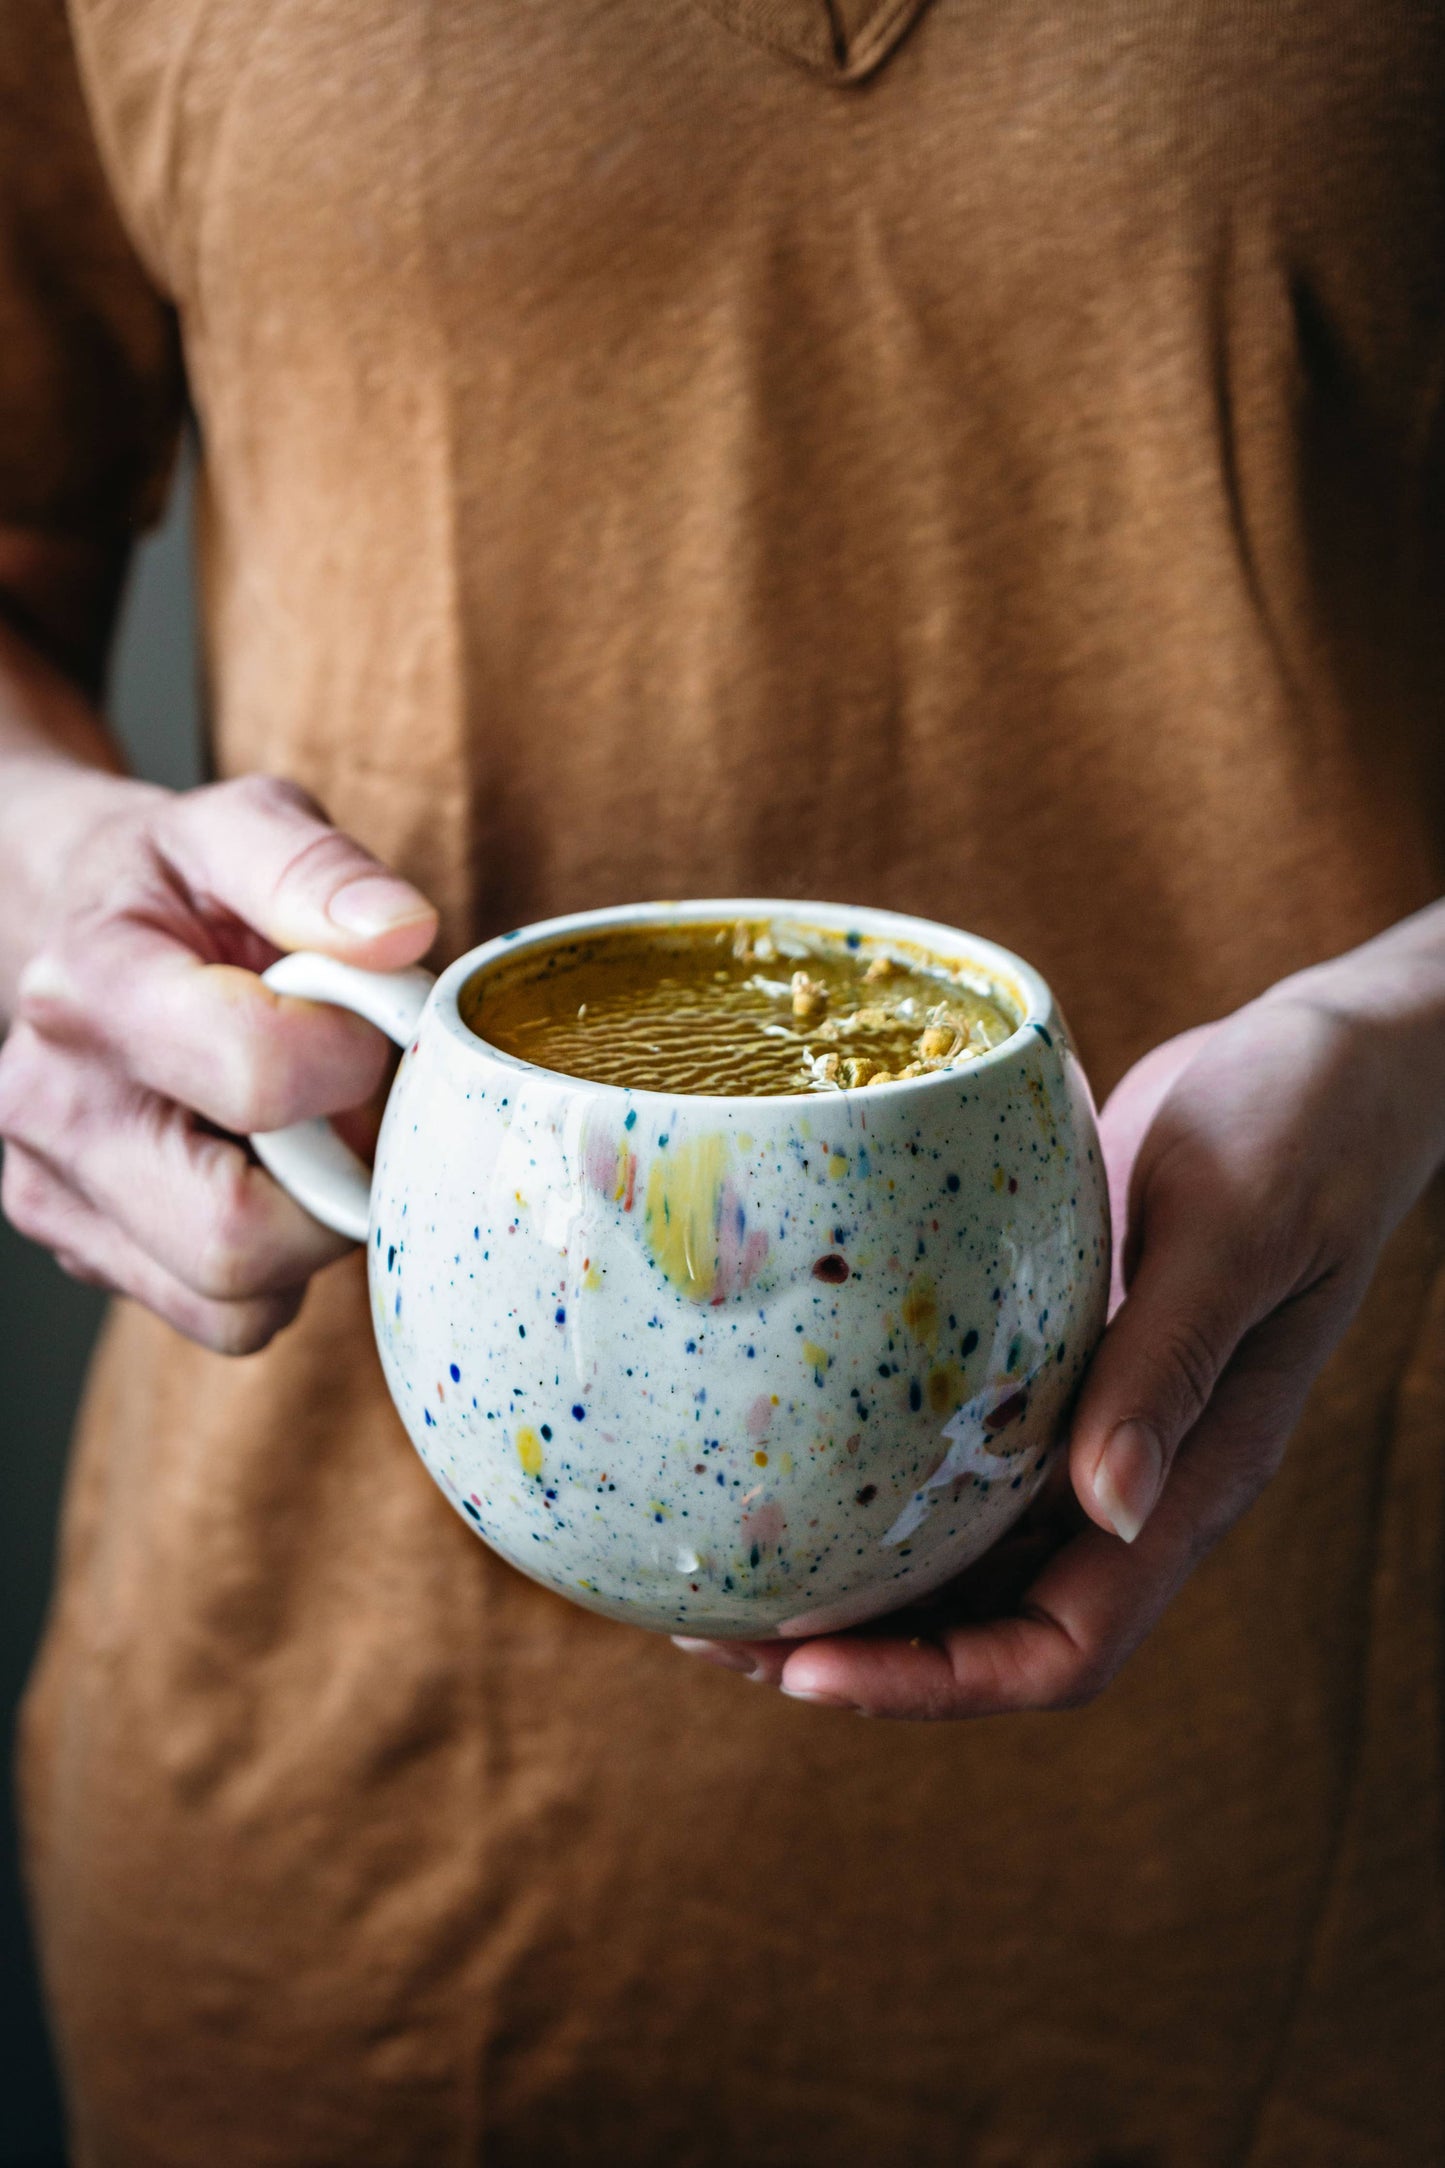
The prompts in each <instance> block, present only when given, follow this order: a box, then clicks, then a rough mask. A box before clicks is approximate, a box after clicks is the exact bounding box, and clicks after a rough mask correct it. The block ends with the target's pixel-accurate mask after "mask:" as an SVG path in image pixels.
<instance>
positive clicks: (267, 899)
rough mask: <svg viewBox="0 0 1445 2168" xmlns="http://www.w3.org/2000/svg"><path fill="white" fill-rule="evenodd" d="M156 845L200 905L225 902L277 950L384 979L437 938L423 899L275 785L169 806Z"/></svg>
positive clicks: (243, 782) (214, 788) (305, 802)
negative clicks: (306, 953)
mask: <svg viewBox="0 0 1445 2168" xmlns="http://www.w3.org/2000/svg"><path fill="white" fill-rule="evenodd" d="M157 841H158V843H159V845H160V848H161V849H162V851H163V852H164V853H165V856H166V857H167V859H168V860H169V862H170V863H171V865H172V866H173V868H174V870H175V871H176V872H177V873H178V874H179V875H180V876H181V878H182V879H183V880H184V882H185V884H186V886H187V887H188V889H189V890H190V892H191V894H192V896H193V897H194V898H195V899H196V901H197V902H198V903H200V904H201V905H202V906H203V907H204V905H205V904H206V903H207V902H214V903H219V904H220V905H221V906H222V907H223V908H224V909H225V910H227V911H230V912H232V913H233V914H234V915H235V916H236V917H237V918H239V919H241V920H242V921H243V922H244V923H245V924H246V925H248V926H251V927H253V928H254V929H255V930H256V932H258V933H260V934H263V935H264V936H265V938H266V939H267V940H268V941H270V942H272V943H273V944H274V945H275V947H277V948H279V949H297V948H314V949H320V950H322V951H323V952H324V953H325V954H327V955H328V956H336V957H339V958H341V959H342V960H343V961H344V962H347V963H355V964H362V965H365V966H367V967H368V968H369V969H371V970H381V971H386V970H395V969H397V968H398V967H399V966H400V965H402V964H409V963H414V962H415V961H416V959H417V958H418V957H419V956H422V955H423V954H425V952H426V950H427V949H428V948H429V947H430V946H431V944H432V941H433V940H434V939H435V938H436V930H437V914H436V911H435V909H434V908H433V906H432V905H431V904H430V903H428V902H427V899H426V897H425V896H423V895H422V893H421V891H420V890H419V889H416V888H413V887H412V885H411V883H410V882H409V881H404V880H402V879H401V878H400V877H399V876H398V875H397V874H395V873H392V872H391V871H390V870H389V869H388V868H387V867H385V866H383V865H382V863H381V862H380V860H379V859H377V858H374V857H373V856H372V855H371V853H370V852H369V851H367V850H364V849H363V848H362V846H361V845H360V844H359V843H357V842H356V841H355V840H354V839H353V838H352V837H351V836H348V835H344V834H343V833H342V831H341V830H340V829H339V828H334V827H333V826H332V825H331V823H330V822H329V821H328V820H327V818H326V816H325V814H324V813H323V812H322V810H321V808H320V807H319V806H318V805H317V804H316V802H315V800H314V799H312V798H310V797H308V796H307V794H306V793H305V792H304V791H302V790H299V789H298V788H297V787H296V785H295V784H293V783H287V782H283V781H281V780H280V779H279V778H278V777H275V776H264V775H250V776H242V777H240V778H239V779H238V780H236V781H234V782H227V783H215V784H211V785H209V786H208V787H206V788H205V789H202V790H195V791H188V792H186V793H185V794H184V795H183V796H182V797H179V798H176V799H173V800H171V801H170V802H169V804H168V805H167V807H166V810H165V812H164V813H163V814H162V816H161V830H160V833H159V835H158V837H157Z"/></svg>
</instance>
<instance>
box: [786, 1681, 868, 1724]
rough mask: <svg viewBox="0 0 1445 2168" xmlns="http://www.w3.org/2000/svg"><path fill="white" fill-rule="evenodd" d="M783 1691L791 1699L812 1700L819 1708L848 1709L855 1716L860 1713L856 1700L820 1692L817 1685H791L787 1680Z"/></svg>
mask: <svg viewBox="0 0 1445 2168" xmlns="http://www.w3.org/2000/svg"><path fill="white" fill-rule="evenodd" d="M783 1692H784V1693H785V1694H786V1695H787V1697H788V1699H789V1701H811V1702H812V1703H813V1704H814V1706H815V1707H817V1708H819V1709H848V1710H850V1711H851V1712H852V1714H853V1715H854V1716H857V1715H858V1714H859V1709H858V1705H857V1703H856V1702H853V1701H848V1700H847V1699H845V1697H844V1696H843V1695H842V1694H824V1693H820V1692H819V1690H818V1688H817V1687H816V1686H789V1685H788V1684H787V1683H786V1681H785V1682H784V1684H783Z"/></svg>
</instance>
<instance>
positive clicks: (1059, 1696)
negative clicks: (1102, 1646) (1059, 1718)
mask: <svg viewBox="0 0 1445 2168" xmlns="http://www.w3.org/2000/svg"><path fill="white" fill-rule="evenodd" d="M1113 1675H1114V1672H1113V1666H1112V1665H1111V1664H1109V1663H1107V1662H1106V1661H1104V1659H1103V1658H1101V1657H1098V1656H1089V1657H1085V1658H1084V1659H1083V1660H1082V1661H1081V1662H1080V1663H1079V1664H1077V1665H1076V1667H1075V1668H1074V1669H1073V1670H1072V1671H1071V1672H1069V1673H1067V1674H1066V1675H1065V1676H1064V1677H1063V1678H1062V1679H1060V1680H1059V1682H1058V1683H1057V1684H1056V1685H1055V1687H1054V1688H1053V1691H1052V1692H1051V1694H1050V1696H1049V1698H1048V1700H1047V1701H1046V1702H1045V1703H1044V1707H1045V1708H1047V1709H1055V1710H1060V1711H1062V1710H1065V1709H1086V1708H1087V1707H1088V1706H1089V1704H1090V1702H1093V1701H1097V1700H1098V1698H1099V1696H1100V1695H1101V1694H1102V1693H1103V1691H1104V1688H1105V1687H1106V1686H1107V1685H1108V1684H1109V1681H1110V1680H1111V1679H1112V1677H1113Z"/></svg>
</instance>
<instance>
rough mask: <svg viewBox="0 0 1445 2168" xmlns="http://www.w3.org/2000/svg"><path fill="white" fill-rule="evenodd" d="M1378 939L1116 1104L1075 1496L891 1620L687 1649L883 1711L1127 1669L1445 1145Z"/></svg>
mask: <svg viewBox="0 0 1445 2168" xmlns="http://www.w3.org/2000/svg"><path fill="white" fill-rule="evenodd" d="M1407 923H1411V922H1407ZM1367 953H1368V952H1366V951H1357V952H1356V955H1355V957H1353V958H1344V959H1341V960H1340V963H1339V964H1338V965H1336V966H1324V967H1321V968H1320V969H1318V970H1316V971H1313V972H1310V973H1308V974H1301V976H1300V977H1299V978H1298V979H1295V980H1291V981H1288V982H1285V983H1284V984H1283V985H1281V986H1280V987H1278V988H1276V989H1275V990H1274V991H1273V992H1272V993H1271V994H1269V995H1266V996H1265V997H1264V998H1263V999H1262V1000H1259V1001H1256V1002H1253V1003H1251V1004H1250V1006H1249V1007H1247V1008H1244V1009H1241V1010H1239V1011H1238V1012H1237V1013H1236V1014H1235V1015H1233V1016H1231V1017H1229V1018H1227V1019H1226V1020H1225V1021H1224V1022H1222V1023H1219V1024H1215V1025H1210V1026H1207V1027H1205V1028H1203V1029H1201V1030H1197V1031H1191V1032H1186V1033H1185V1034H1184V1035H1183V1036H1182V1037H1180V1038H1178V1039H1174V1040H1170V1041H1168V1042H1167V1043H1166V1044H1165V1045H1163V1046H1161V1047H1158V1048H1156V1049H1155V1050H1154V1052H1153V1053H1152V1054H1150V1055H1148V1056H1147V1057H1146V1058H1145V1059H1144V1060H1143V1061H1141V1062H1140V1063H1139V1064H1138V1065H1137V1066H1136V1067H1135V1068H1134V1069H1133V1070H1131V1071H1130V1073H1129V1074H1128V1075H1127V1076H1126V1077H1125V1078H1124V1080H1123V1082H1122V1083H1121V1084H1120V1085H1119V1087H1118V1089H1117V1090H1116V1091H1115V1093H1114V1094H1113V1096H1112V1098H1111V1099H1110V1100H1109V1102H1108V1104H1107V1106H1106V1107H1105V1109H1104V1112H1103V1115H1102V1117H1101V1124H1100V1126H1101V1129H1102V1132H1103V1139H1104V1148H1105V1157H1106V1161H1107V1164H1108V1168H1109V1178H1110V1192H1111V1198H1112V1202H1113V1208H1114V1224H1115V1227H1116V1229H1121V1228H1122V1229H1126V1233H1125V1238H1124V1241H1123V1244H1122V1246H1121V1250H1120V1254H1119V1255H1118V1257H1117V1258H1116V1288H1115V1299H1116V1308H1115V1311H1114V1315H1113V1318H1112V1322H1111V1323H1110V1325H1109V1328H1108V1330H1107V1332H1106V1334H1105V1336H1104V1339H1103V1341H1102V1343H1101V1344H1100V1347H1099V1349H1098V1351H1097V1353H1096V1355H1095V1358H1094V1361H1093V1363H1092V1365H1091V1366H1090V1369H1089V1371H1088V1373H1087V1375H1086V1377H1085V1379H1084V1381H1083V1386H1082V1389H1081V1392H1080V1396H1079V1399H1078V1402H1077V1404H1076V1407H1075V1411H1074V1415H1073V1419H1072V1423H1071V1430H1070V1450H1069V1460H1068V1474H1069V1477H1070V1478H1071V1481H1072V1496H1071V1495H1070V1494H1069V1491H1068V1487H1067V1485H1066V1484H1061V1485H1056V1486H1055V1487H1054V1489H1053V1491H1052V1493H1051V1494H1050V1495H1049V1496H1048V1497H1047V1498H1046V1499H1045V1500H1044V1501H1042V1502H1041V1504H1040V1506H1039V1508H1038V1509H1037V1510H1035V1511H1034V1512H1033V1513H1031V1514H1030V1515H1029V1516H1028V1517H1027V1519H1026V1521H1025V1522H1024V1523H1022V1524H1021V1525H1020V1529H1019V1531H1018V1534H1017V1535H1016V1537H1015V1538H1014V1539H1013V1540H1012V1541H1008V1540H1006V1541H1005V1542H1004V1543H1003V1544H1001V1545H999V1546H998V1547H997V1549H996V1550H995V1551H994V1552H991V1553H990V1554H988V1556H987V1557H985V1558H984V1559H983V1560H981V1561H980V1562H979V1564H978V1565H977V1566H976V1567H975V1568H974V1569H972V1570H971V1571H970V1572H969V1573H966V1574H964V1575H963V1576H962V1577H961V1578H960V1579H959V1580H958V1581H957V1582H955V1583H954V1584H953V1585H952V1587H951V1588H950V1589H947V1590H945V1591H943V1592H942V1594H941V1595H940V1596H938V1597H936V1598H934V1599H932V1600H931V1601H930V1602H926V1603H924V1604H922V1605H920V1606H919V1607H918V1608H916V1609H914V1610H912V1611H910V1612H907V1613H899V1614H897V1615H896V1616H895V1617H893V1618H892V1619H888V1620H884V1621H881V1622H879V1623H877V1624H875V1625H871V1626H867V1627H863V1628H859V1629H856V1630H854V1631H852V1632H849V1633H845V1634H839V1635H835V1636H832V1637H829V1638H826V1639H815V1640H809V1641H801V1642H792V1643H788V1642H779V1641H770V1642H751V1643H747V1644H740V1643H735V1642H731V1643H730V1642H701V1641H695V1640H687V1639H681V1640H680V1641H679V1646H681V1647H682V1648H684V1649H685V1650H686V1651H687V1652H688V1653H690V1654H696V1655H702V1656H705V1657H708V1658H710V1659H711V1660H712V1661H713V1662H716V1663H721V1664H725V1665H728V1666H729V1667H732V1668H736V1669H739V1670H746V1671H748V1672H749V1674H750V1675H751V1676H752V1677H753V1678H755V1679H758V1680H761V1681H764V1682H769V1683H771V1684H773V1685H776V1686H780V1687H781V1688H782V1690H783V1692H784V1693H786V1694H791V1695H795V1696H797V1697H799V1698H801V1699H804V1700H811V1701H818V1702H824V1703H830V1704H833V1705H835V1706H838V1707H842V1708H850V1709H856V1710H858V1711H860V1712H862V1713H864V1714H866V1715H872V1716H898V1717H962V1716H981V1715H987V1714H993V1713H998V1712H1002V1711H1007V1710H1020V1709H1042V1708H1068V1707H1073V1706H1076V1705H1077V1704H1079V1703H1081V1702H1085V1701H1087V1700H1089V1699H1091V1698H1092V1697H1093V1696H1094V1695H1096V1694H1098V1693H1099V1692H1100V1691H1101V1689H1102V1688H1103V1687H1104V1686H1105V1685H1107V1683H1108V1682H1109V1680H1110V1679H1112V1678H1113V1676H1114V1674H1115V1673H1116V1672H1117V1671H1118V1669H1119V1667H1120V1665H1121V1664H1122V1663H1123V1662H1124V1660H1125V1658H1126V1657H1127V1656H1128V1655H1129V1654H1130V1653H1131V1651H1132V1650H1133V1649H1134V1648H1135V1647H1137V1645H1138V1644H1139V1642H1140V1641H1141V1640H1142V1639H1143V1638H1144V1636H1145V1635H1146V1634H1147V1633H1148V1632H1149V1630H1150V1629H1151V1627H1152V1626H1153V1625H1154V1624H1155V1622H1156V1621H1157V1619H1158V1618H1159V1616H1160V1614H1161V1612H1162V1611H1163V1610H1164V1608H1165V1606H1166V1605H1167V1604H1168V1603H1169V1601H1170V1599H1171V1597H1172V1596H1173V1595H1174V1594H1175V1593H1176V1591H1177V1590H1178V1589H1179V1587H1180V1585H1181V1584H1182V1582H1183V1581H1184V1580H1185V1579H1186V1577H1187V1576H1188V1574H1189V1573H1190V1572H1191V1571H1192V1570H1193V1568H1194V1567H1195V1566H1196V1565H1197V1564H1198V1563H1199V1561H1200V1559H1201V1558H1202V1557H1203V1556H1204V1554H1205V1553H1206V1552H1207V1551H1208V1550H1209V1549H1210V1547H1211V1546H1212V1545H1213V1544H1215V1543H1217V1542H1218V1540H1219V1538H1220V1537H1221V1536H1222V1535H1223V1534H1224V1533H1225V1531H1226V1530H1227V1529H1228V1528H1230V1527H1231V1526H1232V1524H1233V1523H1234V1522H1235V1521H1236V1520H1238V1518H1239V1517H1240V1515H1241V1514H1242V1513H1243V1512H1244V1511H1245V1510H1246V1508H1247V1507H1248V1506H1249V1505H1250V1504H1251V1503H1252V1501H1253V1500H1254V1499H1255V1498H1256V1497H1257V1496H1258V1495H1259V1493H1260V1491H1261V1490H1262V1489H1263V1487H1264V1486H1265V1484H1266V1483H1267V1482H1268V1481H1269V1479H1270V1477H1271V1475H1273V1473H1274V1471H1275V1470H1276V1468H1277V1467H1278V1466H1279V1463H1280V1459H1281V1456H1282V1455H1283V1453H1284V1449H1285V1445H1286V1442H1287V1440H1288V1438H1289V1434H1290V1431H1291V1429H1292V1427H1293V1425H1294V1423H1295V1420H1296V1418H1297V1416H1298V1414H1299V1412H1300V1408H1301V1405H1302V1403H1303V1401H1304V1398H1305V1396H1306V1394H1307V1392H1308V1390H1309V1388H1310V1385H1311V1384H1312V1382H1313V1380H1314V1378H1315V1377H1316V1375H1317V1374H1318V1372H1319V1370H1320V1369H1321V1367H1322V1365H1323V1364H1324V1361H1325V1359H1326V1357H1327V1356H1328V1355H1329V1353H1330V1351H1331V1349H1332V1348H1333V1347H1334V1346H1335V1345H1336V1343H1337V1342H1338V1340H1339V1339H1340V1337H1341V1335H1342V1334H1343V1332H1344V1329H1345V1327H1346V1325H1347V1324H1348V1322H1349V1320H1350V1318H1351V1316H1352V1315H1353V1313H1354V1311H1355V1309H1356V1308H1357V1306H1358V1304H1359V1302H1360V1300H1361V1297H1362V1295H1363V1294H1364V1291H1365V1288H1366V1286H1367V1284H1368V1282H1369V1280H1370V1277H1371V1274H1372V1271H1373V1269H1374V1265H1375V1261H1376V1259H1377V1257H1378V1255H1379V1252H1380V1248H1381V1245H1382V1243H1383V1242H1384V1239H1385V1237H1386V1235H1387V1234H1388V1232H1389V1231H1390V1229H1391V1227H1392V1226H1393V1225H1394V1224H1395V1222H1396V1221H1397V1220H1398V1219H1399V1218H1400V1217H1401V1216H1402V1214H1403V1213H1404V1212H1405V1211H1406V1209H1407V1208H1408V1207H1409V1205H1410V1204H1411V1203H1412V1202H1413V1200H1414V1199H1415V1197H1416V1196H1417V1195H1418V1194H1419V1193H1420V1192H1421V1190H1422V1189H1423V1187H1424V1185H1425V1183H1426V1182H1427V1181H1428V1179H1429V1177H1430V1175H1431V1173H1432V1172H1433V1170H1434V1168H1435V1166H1436V1165H1437V1164H1438V1163H1439V1160H1440V1157H1441V1153H1442V1149H1445V1135H1442V1126H1445V1125H1442V1115H1445V1089H1442V1077H1445V1061H1442V1059H1441V1050H1440V1043H1439V1042H1440V1027H1439V1022H1438V1015H1437V1014H1436V1013H1432V1014H1431V1015H1430V1016H1429V1017H1428V1019H1426V1021H1425V1023H1424V1024H1423V1025H1422V1026H1421V1027H1420V1028H1419V1029H1413V1028H1412V1022H1411V1019H1410V1017H1409V1015H1408V1010H1409V1004H1408V1003H1406V1004H1404V1008H1403V1010H1401V1011H1398V1012H1397V1010H1395V1009H1392V1008H1391V1007H1390V1006H1389V1004H1387V1003H1386V1004H1382V1003H1381V1002H1379V1001H1378V1000H1376V999H1375V997H1374V994H1373V992H1372V990H1371V987H1370V983H1369V980H1368V976H1367V975H1362V972H1361V967H1360V964H1359V962H1358V959H1359V958H1361V957H1364V956H1365V955H1366V954H1367ZM1441 975H1442V976H1445V973H1442V974H1441ZM1417 977H1418V974H1417ZM1432 998H1433V997H1432ZM1436 1008H1438V1003H1437V1004H1436ZM1402 1015H1403V1016H1404V1018H1405V1020H1404V1021H1402ZM1126 1288H1127V1293H1126V1292H1125V1289H1126ZM1058 1465H1059V1468H1060V1470H1062V1468H1063V1465H1064V1463H1063V1459H1062V1456H1060V1461H1059V1464H1058ZM1121 1539H1122V1540H1121Z"/></svg>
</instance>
